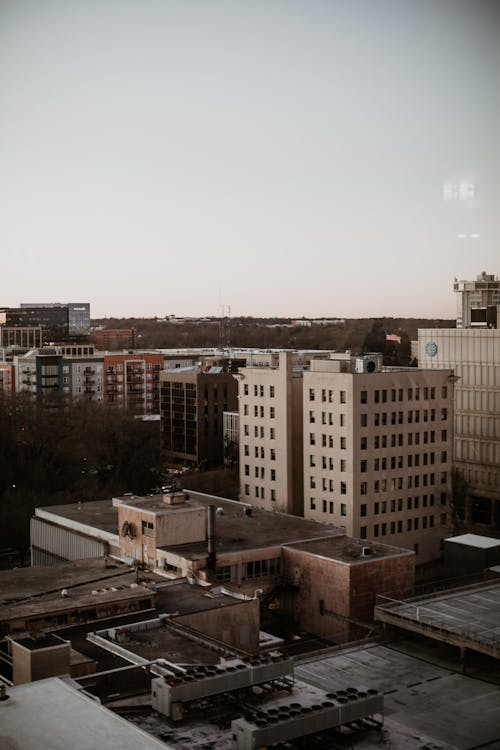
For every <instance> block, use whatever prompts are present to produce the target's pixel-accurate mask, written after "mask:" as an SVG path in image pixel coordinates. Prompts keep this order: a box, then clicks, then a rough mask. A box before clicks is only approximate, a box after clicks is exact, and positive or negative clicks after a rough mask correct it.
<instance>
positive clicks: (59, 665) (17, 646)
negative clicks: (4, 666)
mask: <svg viewBox="0 0 500 750" xmlns="http://www.w3.org/2000/svg"><path fill="white" fill-rule="evenodd" d="M11 644H12V645H11V653H12V668H13V681H14V685H21V684H22V683H24V682H33V681H34V680H43V679H44V678H45V677H57V676H59V675H65V674H69V673H70V666H69V662H70V649H71V644H70V643H69V642H68V643H61V645H58V646H50V647H48V648H40V649H34V650H31V649H29V648H26V646H23V645H22V644H21V643H17V641H11Z"/></svg>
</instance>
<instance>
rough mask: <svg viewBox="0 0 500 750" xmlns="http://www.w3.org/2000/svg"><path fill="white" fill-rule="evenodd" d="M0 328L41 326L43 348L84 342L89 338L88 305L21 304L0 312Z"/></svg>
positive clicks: (78, 303)
mask: <svg viewBox="0 0 500 750" xmlns="http://www.w3.org/2000/svg"><path fill="white" fill-rule="evenodd" d="M0 325H4V326H7V327H10V328H14V327H15V328H25V329H29V328H31V329H32V328H37V327H39V326H41V328H42V337H43V343H44V344H54V343H62V342H68V341H75V342H82V341H87V340H88V337H89V335H90V304H89V303H88V302H68V303H64V304H63V303H60V302H54V303H51V304H49V303H46V304H45V303H42V304H34V303H33V304H32V303H29V304H26V303H23V304H21V306H20V307H5V308H1V309H0Z"/></svg>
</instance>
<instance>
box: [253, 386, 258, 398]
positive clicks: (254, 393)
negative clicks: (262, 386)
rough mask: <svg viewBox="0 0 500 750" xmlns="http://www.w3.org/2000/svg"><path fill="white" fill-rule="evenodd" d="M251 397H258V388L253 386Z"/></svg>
mask: <svg viewBox="0 0 500 750" xmlns="http://www.w3.org/2000/svg"><path fill="white" fill-rule="evenodd" d="M253 395H254V396H258V395H259V388H258V386H256V385H254V387H253Z"/></svg>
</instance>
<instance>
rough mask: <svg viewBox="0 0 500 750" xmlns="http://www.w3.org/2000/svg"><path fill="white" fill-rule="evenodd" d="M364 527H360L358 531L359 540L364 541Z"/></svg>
mask: <svg viewBox="0 0 500 750" xmlns="http://www.w3.org/2000/svg"><path fill="white" fill-rule="evenodd" d="M366 533H367V532H366V526H361V528H360V530H359V536H360V539H366Z"/></svg>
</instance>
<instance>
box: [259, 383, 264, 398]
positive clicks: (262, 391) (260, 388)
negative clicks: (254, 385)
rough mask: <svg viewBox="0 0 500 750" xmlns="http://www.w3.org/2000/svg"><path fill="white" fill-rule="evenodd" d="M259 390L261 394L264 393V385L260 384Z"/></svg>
mask: <svg viewBox="0 0 500 750" xmlns="http://www.w3.org/2000/svg"><path fill="white" fill-rule="evenodd" d="M259 392H260V395H261V396H263V395H264V386H263V385H261V386H259Z"/></svg>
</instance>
